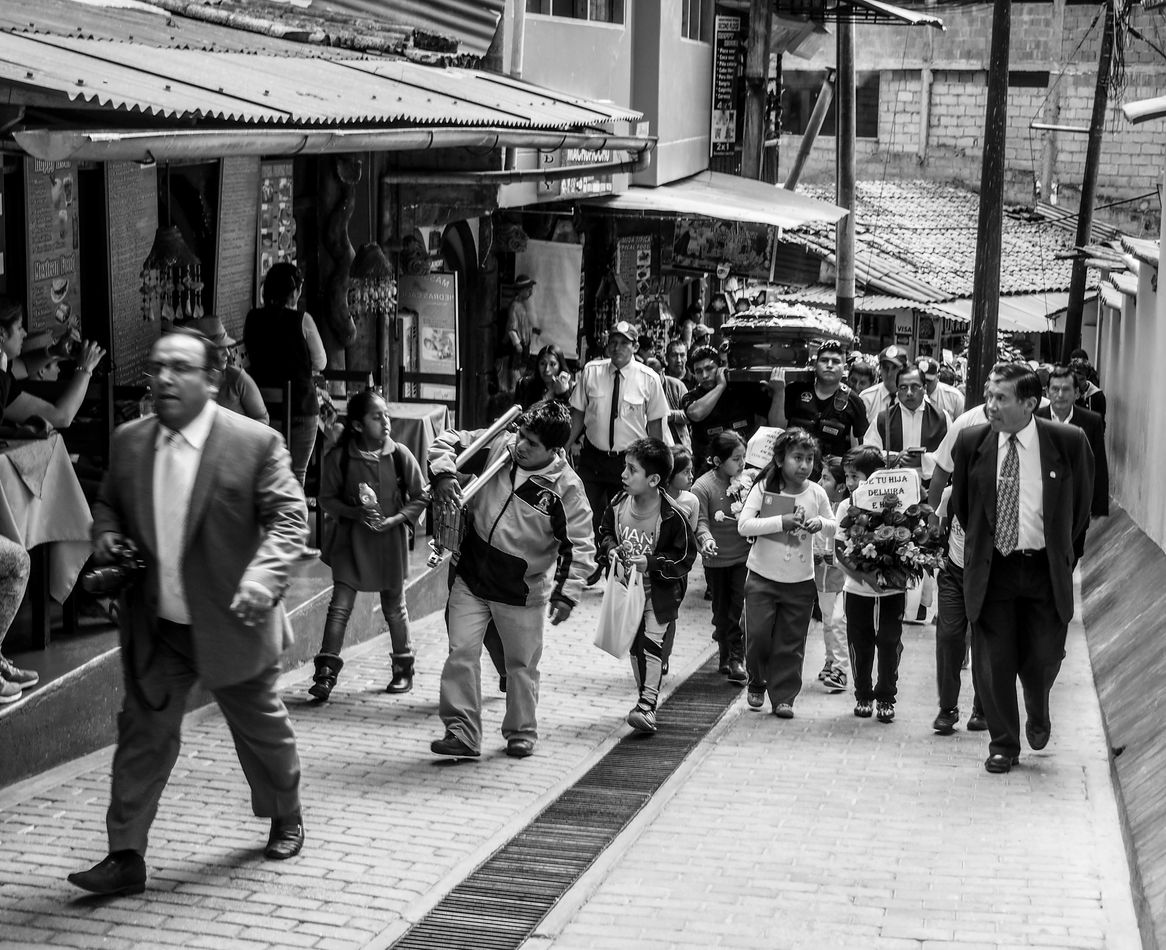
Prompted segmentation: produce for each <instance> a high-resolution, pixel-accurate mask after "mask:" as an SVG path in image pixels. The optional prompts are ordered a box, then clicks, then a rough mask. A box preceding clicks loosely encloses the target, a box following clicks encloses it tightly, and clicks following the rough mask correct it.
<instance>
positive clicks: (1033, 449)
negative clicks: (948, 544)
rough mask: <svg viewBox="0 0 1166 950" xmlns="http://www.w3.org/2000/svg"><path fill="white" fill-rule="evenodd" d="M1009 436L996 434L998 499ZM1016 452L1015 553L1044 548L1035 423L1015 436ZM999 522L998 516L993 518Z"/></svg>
mask: <svg viewBox="0 0 1166 950" xmlns="http://www.w3.org/2000/svg"><path fill="white" fill-rule="evenodd" d="M1010 436H1011V433H1008V432H1000V433H998V434H997V442H996V446H997V450H996V492H997V496H996V497H997V498H999V492H1000V469H1001V468H1003V466H1004V457H1005V456H1006V455H1007V454H1008V439H1009V438H1010ZM1016 440H1017V444H1016V451H1017V454H1018V456H1019V458H1020V531H1019V534H1018V535H1017V539H1016V548H1017V550H1019V551H1029V550H1038V549H1040V548H1043V547H1044V546H1045V508H1044V479H1043V478H1042V477H1041V458H1040V437H1039V436H1038V435H1037V431H1036V419H1035V418H1033V419H1029V420H1028V425H1026V426H1025V427H1024V428H1023V429H1021V430H1020V431H1019V432H1017V433H1016ZM997 518H999V516H997Z"/></svg>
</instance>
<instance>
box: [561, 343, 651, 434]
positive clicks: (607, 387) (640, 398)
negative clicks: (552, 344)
mask: <svg viewBox="0 0 1166 950" xmlns="http://www.w3.org/2000/svg"><path fill="white" fill-rule="evenodd" d="M619 373H620V382H619V409H618V415H617V417H616V421H615V445H610V444H608V443H609V440H608V429H609V427H610V425H611V397H612V392H613V390H614V385H615V366H614V365H612V362H611V360H610V359H604V360H596V361H595V362H594V363H588V364H587V365H586V366H584V367H583V369H582V370H580V371H579V380H578V382H577V383H576V384H575V389H574V391H573V392H572V393H571V408H572V409H577V410H579V411H580V412H582V413H583V423H584V428H583V431H584V433H585V434H586V435H587V441H588V442H590V443H591V444H592V445H593V446H594V447H595V448H597V449H599V450H600V451H601V452H608V451H616V452H622V451H623V450H624V449H626V448H627V447H628V446H629V445H631V444H632V443H633V442H635V441H636V439H643V438H647V435H648V423H649V422H655V421H656V420H660V421H661V422H665V423H666V422H667V419H668V399H667V397H666V396H665V395H664V386H663V384H662V383H661V382H660V377H659V376H658V375H657V374H656V373H655V372H654V371H653V370H650V369H648V367H647V366H645V365H644V364H643V363H641V362H639V361H638V360H632V361H631V362H630V363H628V365H627V366H625V367H623V368H622V369H621V370H620V371H619Z"/></svg>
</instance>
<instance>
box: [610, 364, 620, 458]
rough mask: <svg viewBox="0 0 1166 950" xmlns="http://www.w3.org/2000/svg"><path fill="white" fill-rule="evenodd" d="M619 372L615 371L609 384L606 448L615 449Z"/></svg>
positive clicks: (611, 450) (612, 450)
mask: <svg viewBox="0 0 1166 950" xmlns="http://www.w3.org/2000/svg"><path fill="white" fill-rule="evenodd" d="M619 380H620V372H619V370H618V369H617V370H616V371H615V381H614V382H613V383H612V384H611V421H610V422H609V423H608V425H607V450H608V451H609V452H614V451H615V420H616V419H618V418H619Z"/></svg>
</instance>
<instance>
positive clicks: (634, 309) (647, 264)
mask: <svg viewBox="0 0 1166 950" xmlns="http://www.w3.org/2000/svg"><path fill="white" fill-rule="evenodd" d="M619 276H620V278H621V279H622V280H623V283H624V286H625V287H628V288H630V289H632V291H633V292H632V293H628V294H624V295H622V296H621V297H620V298H619V319H620V320H627V321H628V322H629V323H639V313H640V312H641V311H642V310H643V309H644V304H645V303H646V302H647V295H648V294H649V293H650V292H651V291H652V284H653V281H652V277H653V267H652V235H650V234H633V235H628V236H626V237H621V238H620V239H619Z"/></svg>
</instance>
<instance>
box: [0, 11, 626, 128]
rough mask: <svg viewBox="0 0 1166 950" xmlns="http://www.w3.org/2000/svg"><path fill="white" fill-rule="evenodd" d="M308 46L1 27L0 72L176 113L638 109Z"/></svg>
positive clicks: (573, 117)
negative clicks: (180, 44)
mask: <svg viewBox="0 0 1166 950" xmlns="http://www.w3.org/2000/svg"><path fill="white" fill-rule="evenodd" d="M304 49H305V52H306V53H309V54H310V55H302V56H301V55H287V54H286V53H282V54H273V53H268V52H238V51H223V50H217V49H167V50H159V49H157V48H156V47H151V46H146V45H143V44H139V43H133V42H111V41H108V40H97V39H87V38H82V37H67V36H52V35H46V34H35V35H34V34H17V33H0V80H3V81H6V82H8V83H12V84H13V85H15V86H17V87H24V88H27V89H29V90H31V91H38V92H43V91H49V92H57V93H59V94H61V105H62V107H69V106H70V105H72V104H88V105H91V106H94V105H95V106H103V107H106V108H109V109H116V110H118V111H121V112H124V113H129V114H131V115H133V114H138V115H142V116H151V117H156V118H165V119H167V120H172V121H173V120H214V121H218V122H233V123H247V124H250V125H299V126H312V125H319V126H330V127H336V126H354V125H369V124H374V123H375V124H382V125H383V124H388V123H402V124H413V125H444V126H491V127H511V128H528V129H529V128H533V129H539V128H541V129H568V128H580V127H582V128H589V129H596V128H608V127H609V126H610V124H611V123H612V122H616V121H634V120H637V119H639V118H640V117H641V114H640V113H639V112H637V111H635V110H633V109H628V108H624V107H623V106H619V105H615V104H614V103H610V102H596V101H592V100H588V99H583V98H580V97H578V96H572V95H568V94H566V93H560V92H555V91H553V90H550V89H544V88H542V87H539V86H535V85H533V84H531V83H525V82H521V81H518V80H514V79H511V78H509V77H507V76H502V75H500V74H497V73H488V72H484V71H481V70H474V69H461V68H455V67H444V68H443V67H439V66H427V65H422V64H419V63H414V62H409V61H407V60H403V59H389V58H386V57H379V56H365V55H360V54H353V53H351V52H348V51H336V52H333V51H330V50H327V49H322V48H319V47H304ZM14 101H18V97H14ZM41 105H42V106H43V105H44V103H43V102H42V103H41Z"/></svg>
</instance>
